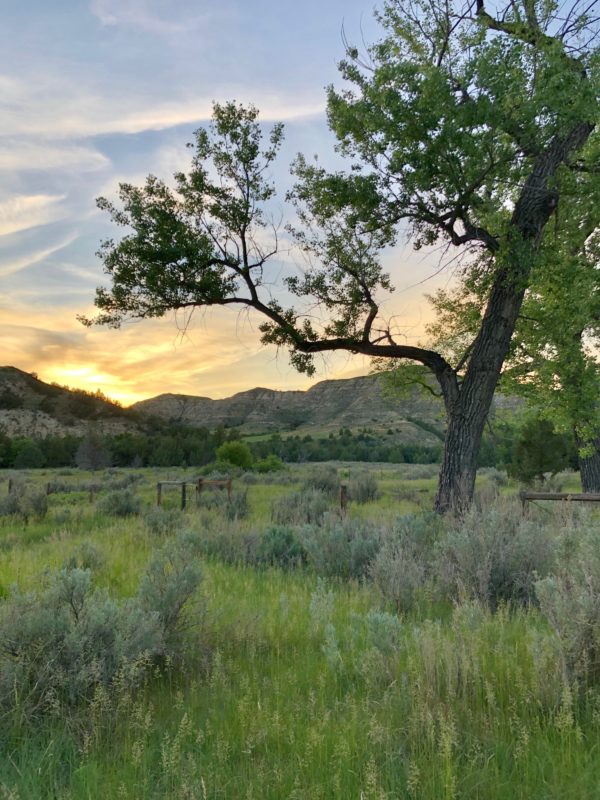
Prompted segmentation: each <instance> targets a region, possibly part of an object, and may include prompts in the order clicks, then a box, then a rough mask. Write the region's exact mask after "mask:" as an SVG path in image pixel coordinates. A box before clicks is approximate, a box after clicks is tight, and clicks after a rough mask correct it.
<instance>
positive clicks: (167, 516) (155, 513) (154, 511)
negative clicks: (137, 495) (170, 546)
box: [144, 506, 183, 536]
mask: <svg viewBox="0 0 600 800" xmlns="http://www.w3.org/2000/svg"><path fill="white" fill-rule="evenodd" d="M144 522H145V524H146V527H147V528H148V530H149V531H150V533H152V534H154V536H167V535H168V534H171V533H175V531H177V530H178V529H179V528H180V527H181V525H182V523H183V515H182V513H181V511H179V509H177V508H162V507H160V506H159V507H158V508H151V509H149V510H148V511H146V513H145V514H144Z"/></svg>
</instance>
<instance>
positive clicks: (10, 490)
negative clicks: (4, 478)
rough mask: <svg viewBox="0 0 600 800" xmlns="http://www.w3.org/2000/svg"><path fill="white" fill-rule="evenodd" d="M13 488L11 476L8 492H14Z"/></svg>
mask: <svg viewBox="0 0 600 800" xmlns="http://www.w3.org/2000/svg"><path fill="white" fill-rule="evenodd" d="M12 490H13V480H12V478H9V479H8V493H9V494H12Z"/></svg>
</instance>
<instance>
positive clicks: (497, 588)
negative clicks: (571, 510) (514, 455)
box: [435, 503, 555, 610]
mask: <svg viewBox="0 0 600 800" xmlns="http://www.w3.org/2000/svg"><path fill="white" fill-rule="evenodd" d="M554 547H555V542H554V537H553V532H552V530H551V528H550V527H549V526H540V525H539V523H538V522H536V521H534V520H531V519H527V518H524V517H523V515H522V513H521V509H520V508H519V507H518V506H517V504H516V503H515V504H514V505H512V506H506V505H505V506H502V505H495V506H492V507H491V508H489V509H486V510H485V511H481V512H478V511H476V510H473V511H471V513H469V514H468V515H466V516H465V518H464V519H463V520H461V521H460V522H457V523H454V524H453V525H452V527H451V528H450V529H449V531H448V533H447V534H446V536H445V537H444V538H442V539H440V541H439V542H438V543H437V545H436V553H435V571H436V578H437V580H438V583H439V585H440V587H441V588H442V590H443V591H445V592H446V593H447V594H449V595H450V596H451V597H454V598H458V597H460V596H462V595H466V596H467V597H469V598H474V599H477V600H479V601H480V602H481V603H484V604H487V605H488V606H489V608H491V609H492V610H494V609H495V608H496V607H497V606H498V604H499V603H502V602H516V603H522V604H527V603H529V602H531V601H532V600H534V599H535V591H534V584H535V581H536V579H537V578H538V577H543V576H545V575H547V574H548V572H549V570H550V569H551V567H552V565H553V563H554Z"/></svg>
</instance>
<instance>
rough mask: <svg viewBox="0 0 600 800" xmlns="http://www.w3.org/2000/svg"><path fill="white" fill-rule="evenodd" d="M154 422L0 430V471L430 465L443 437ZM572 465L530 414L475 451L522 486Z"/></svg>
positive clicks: (573, 451) (562, 445) (497, 429)
mask: <svg viewBox="0 0 600 800" xmlns="http://www.w3.org/2000/svg"><path fill="white" fill-rule="evenodd" d="M156 424H157V428H156V429H155V430H146V431H143V432H130V433H120V434H116V435H102V434H100V433H98V432H94V431H92V430H90V432H89V433H88V434H87V435H86V436H84V437H77V436H47V437H46V438H44V439H32V438H29V437H16V438H12V439H11V438H10V437H8V436H7V435H6V434H4V433H0V468H13V469H35V468H40V467H48V468H56V467H80V468H81V469H88V470H96V469H103V468H105V467H108V466H116V467H172V466H190V467H199V468H200V467H206V466H208V465H211V464H215V462H217V466H223V464H222V463H221V462H225V463H230V464H231V465H233V466H238V467H241V468H245V469H249V468H253V467H256V468H258V469H261V466H262V467H263V468H264V471H267V470H268V468H269V467H268V465H269V463H271V465H274V464H277V463H280V462H286V463H298V462H317V461H363V462H383V463H397V464H433V463H437V462H439V461H440V458H441V454H442V447H443V442H442V441H440V443H439V444H437V443H434V444H419V443H402V442H399V441H398V438H397V434H398V432H399V431H398V430H393V429H392V428H390V429H388V430H387V431H373V430H371V429H369V428H364V429H362V430H359V431H355V432H352V431H351V430H350V429H349V428H340V430H339V431H338V432H335V433H333V432H332V433H330V434H329V435H328V436H327V437H326V438H313V437H312V436H310V435H304V436H299V435H293V436H285V435H281V434H279V433H274V434H272V435H271V436H270V437H268V438H264V439H259V440H252V439H249V440H247V442H244V443H243V446H242V443H241V442H240V439H241V435H240V432H239V431H238V430H237V429H235V428H229V429H227V428H224V427H219V428H217V429H216V430H214V431H209V430H208V429H206V428H190V427H186V426H183V425H172V424H165V423H160V422H157V423H156ZM441 435H442V437H443V434H441ZM224 445H229V446H226V447H224ZM238 450H239V451H240V452H239V453H238ZM242 450H243V453H242ZM242 456H243V458H242ZM269 459H271V461H270V462H269ZM577 464H578V462H577V446H576V442H575V439H574V437H573V436H569V435H567V434H564V433H560V432H556V431H554V429H553V427H552V425H551V423H549V422H548V420H547V419H545V418H543V417H536V416H532V415H529V414H527V415H524V416H521V417H520V416H519V415H516V416H515V415H510V416H498V417H497V418H496V419H495V420H494V422H493V425H490V427H489V429H488V430H487V432H486V434H485V436H484V439H483V443H482V446H481V450H480V454H479V466H480V467H497V468H499V469H505V470H507V472H508V473H509V474H510V475H512V476H513V477H515V478H517V479H519V480H521V481H523V482H525V483H529V482H531V481H534V480H543V476H544V474H546V473H551V474H554V473H556V472H559V471H561V470H563V469H567V468H572V469H577Z"/></svg>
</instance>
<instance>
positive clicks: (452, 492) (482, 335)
mask: <svg viewBox="0 0 600 800" xmlns="http://www.w3.org/2000/svg"><path fill="white" fill-rule="evenodd" d="M593 130H594V125H593V123H590V122H587V121H585V122H580V123H579V124H577V125H575V126H574V127H573V128H572V129H571V131H570V132H569V133H568V134H567V136H565V137H564V138H558V137H557V138H555V139H554V140H553V141H552V142H551V143H550V145H549V146H548V148H547V149H546V150H545V151H544V152H543V153H541V154H540V156H539V157H538V158H537V160H536V162H535V164H534V167H533V169H532V171H531V174H530V175H529V177H528V178H527V180H526V181H525V184H524V186H523V189H522V190H521V194H520V196H519V199H518V200H517V202H516V204H515V209H514V211H513V214H512V217H511V223H510V231H509V233H508V235H507V236H506V237H505V238H504V239H503V241H502V242H500V243H499V244H498V250H497V252H496V258H497V260H498V262H499V263H500V264H501V265H502V266H500V268H499V269H498V272H497V273H496V275H495V277H494V282H493V284H492V287H491V290H490V294H489V297H488V303H487V307H486V310H485V314H484V316H483V320H482V322H481V328H480V329H479V334H478V335H477V337H476V339H475V341H474V342H473V350H472V353H471V357H470V359H469V363H468V367H467V370H466V373H465V377H464V379H463V381H462V383H461V385H460V386H459V387H458V390H457V391H456V392H455V393H454V395H453V396H449V395H448V393H447V392H446V391H444V386H443V384H441V386H442V391H443V392H444V400H445V403H446V413H447V415H448V431H447V434H446V442H445V445H444V456H443V460H442V468H441V471H440V477H439V483H438V491H437V495H436V499H435V510H436V511H437V512H438V513H442V514H445V513H447V512H449V511H452V512H454V513H458V514H462V513H464V511H466V510H467V509H468V508H469V506H470V505H471V502H472V500H473V492H474V489H475V476H476V471H477V456H478V454H479V446H480V444H481V436H482V434H483V427H484V425H485V420H486V419H487V415H488V413H489V410H490V407H491V405H492V400H493V398H494V392H495V390H496V386H497V384H498V379H499V377H500V371H501V369H502V365H503V364H504V359H505V358H506V355H507V353H508V348H509V346H510V340H511V339H512V335H513V333H514V330H515V326H516V324H517V318H518V316H519V311H520V310H521V305H522V303H523V298H524V296H525V289H526V287H527V286H528V284H529V276H530V274H531V270H532V267H533V264H534V261H535V258H536V255H537V252H538V249H539V243H540V239H541V236H542V233H543V230H544V228H545V226H546V224H547V222H548V220H549V219H550V217H551V216H552V213H553V212H554V210H555V208H556V205H557V203H558V193H557V191H556V188H555V187H554V186H553V181H554V178H555V175H556V172H557V170H558V169H559V167H560V166H561V165H562V164H564V163H566V162H567V161H568V160H569V158H570V157H571V155H572V153H574V152H577V151H578V150H579V149H580V148H581V147H582V146H583V145H584V144H585V142H586V141H587V139H588V138H589V136H590V134H591V132H592V131H593Z"/></svg>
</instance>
